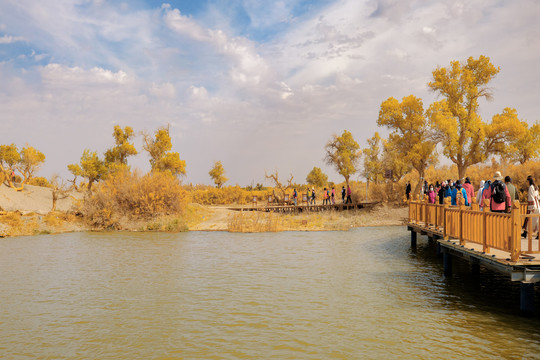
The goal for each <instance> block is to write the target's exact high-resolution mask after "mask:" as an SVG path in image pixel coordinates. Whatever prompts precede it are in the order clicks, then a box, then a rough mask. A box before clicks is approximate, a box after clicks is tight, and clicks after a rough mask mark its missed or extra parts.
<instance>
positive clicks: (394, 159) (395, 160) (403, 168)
mask: <svg viewBox="0 0 540 360" xmlns="http://www.w3.org/2000/svg"><path fill="white" fill-rule="evenodd" d="M383 147H384V148H383V156H382V163H383V167H384V169H385V170H386V169H388V170H392V178H391V180H392V181H393V182H398V181H399V180H401V178H402V177H403V176H405V175H406V174H408V173H409V172H410V171H411V169H412V167H411V164H410V163H409V162H408V161H406V159H404V158H403V157H402V156H401V154H400V153H399V152H398V150H397V148H396V146H395V145H394V144H392V143H391V142H389V141H388V140H386V141H384V139H383Z"/></svg>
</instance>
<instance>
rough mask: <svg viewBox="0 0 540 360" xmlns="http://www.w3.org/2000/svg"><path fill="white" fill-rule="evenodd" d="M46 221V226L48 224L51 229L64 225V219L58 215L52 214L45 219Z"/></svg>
mask: <svg viewBox="0 0 540 360" xmlns="http://www.w3.org/2000/svg"><path fill="white" fill-rule="evenodd" d="M43 220H44V221H45V224H47V225H48V226H50V227H54V228H56V227H59V226H60V225H62V223H63V219H60V218H59V216H58V213H55V212H50V213H48V214H47V215H45V217H44V218H43Z"/></svg>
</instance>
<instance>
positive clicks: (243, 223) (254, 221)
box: [228, 211, 283, 232]
mask: <svg viewBox="0 0 540 360" xmlns="http://www.w3.org/2000/svg"><path fill="white" fill-rule="evenodd" d="M228 230H229V231H230V232H277V231H283V224H282V219H281V218H280V217H279V216H276V215H275V214H273V213H261V212H259V211H256V212H251V213H246V212H243V211H242V212H240V213H238V214H235V215H234V216H232V218H231V219H230V220H229V224H228Z"/></svg>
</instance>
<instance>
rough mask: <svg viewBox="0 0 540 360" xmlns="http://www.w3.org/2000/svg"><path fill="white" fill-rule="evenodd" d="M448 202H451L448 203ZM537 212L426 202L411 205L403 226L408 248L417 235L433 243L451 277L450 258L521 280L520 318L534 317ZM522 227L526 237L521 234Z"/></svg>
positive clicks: (539, 257) (539, 273)
mask: <svg viewBox="0 0 540 360" xmlns="http://www.w3.org/2000/svg"><path fill="white" fill-rule="evenodd" d="M447 200H449V199H447ZM539 217H540V214H527V213H526V205H522V204H520V203H519V201H516V202H514V204H512V208H511V209H510V212H509V213H495V212H491V211H490V210H489V201H488V200H486V204H484V206H483V209H480V206H479V205H478V204H476V203H474V202H473V204H472V205H471V206H465V205H463V204H460V205H458V206H452V205H450V204H449V202H446V203H445V204H443V205H440V204H430V203H429V202H428V200H427V199H417V200H413V201H409V216H408V220H407V227H408V229H409V230H410V231H411V246H413V247H415V246H416V241H417V234H421V235H425V236H427V237H428V238H429V239H430V240H432V241H436V242H437V253H438V254H440V255H441V256H442V257H443V259H444V272H445V275H451V273H452V259H453V258H456V257H457V258H462V259H465V260H466V261H469V262H470V263H471V264H472V268H473V271H475V269H479V266H485V267H487V268H490V269H493V270H495V271H498V272H500V273H503V274H506V275H508V276H509V279H510V280H511V281H519V282H521V292H520V296H521V301H520V309H521V312H522V314H523V315H531V314H533V313H534V284H535V283H537V282H539V281H540V242H539V240H538V239H537V238H536V237H534V235H533V234H534V232H533V231H532V230H534V229H533V223H535V222H537V221H538V220H539V219H538V218H539ZM524 224H527V225H526V228H527V229H528V231H527V237H525V238H523V237H522V236H521V233H522V227H523V225H524Z"/></svg>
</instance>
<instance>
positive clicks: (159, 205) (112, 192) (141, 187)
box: [82, 171, 189, 228]
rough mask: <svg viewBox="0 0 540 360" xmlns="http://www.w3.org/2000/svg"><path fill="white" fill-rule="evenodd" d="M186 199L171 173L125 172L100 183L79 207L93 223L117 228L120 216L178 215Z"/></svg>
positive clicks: (185, 193)
mask: <svg viewBox="0 0 540 360" xmlns="http://www.w3.org/2000/svg"><path fill="white" fill-rule="evenodd" d="M188 201H189V196H188V193H187V192H186V191H185V190H184V189H183V188H182V186H181V185H180V182H179V181H178V179H177V178H176V177H174V176H172V175H171V174H168V173H161V172H151V173H149V174H146V175H144V176H139V175H138V174H137V173H131V172H128V171H125V172H121V173H117V174H113V175H111V176H110V177H109V178H108V179H107V180H106V181H104V182H103V183H101V184H100V186H98V187H97V189H96V190H95V191H94V194H93V195H92V196H91V197H89V198H87V199H86V201H85V202H84V206H83V209H82V210H83V214H84V215H85V216H86V217H87V218H88V219H89V220H90V222H91V223H92V224H93V225H94V226H99V227H105V228H118V227H119V224H120V221H121V220H122V219H123V218H128V219H152V218H155V217H158V216H163V215H181V214H182V213H183V211H184V209H185V206H186V204H187V203H188Z"/></svg>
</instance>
